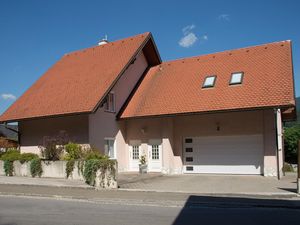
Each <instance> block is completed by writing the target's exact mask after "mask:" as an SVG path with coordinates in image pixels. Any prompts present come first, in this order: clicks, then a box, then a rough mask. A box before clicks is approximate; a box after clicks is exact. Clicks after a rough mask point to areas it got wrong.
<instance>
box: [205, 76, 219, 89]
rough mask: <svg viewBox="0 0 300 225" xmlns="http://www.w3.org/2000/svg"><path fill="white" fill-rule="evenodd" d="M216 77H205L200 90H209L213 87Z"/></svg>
mask: <svg viewBox="0 0 300 225" xmlns="http://www.w3.org/2000/svg"><path fill="white" fill-rule="evenodd" d="M216 77H217V76H207V77H206V78H205V80H204V83H203V85H202V88H209V87H214V86H215V82H216Z"/></svg>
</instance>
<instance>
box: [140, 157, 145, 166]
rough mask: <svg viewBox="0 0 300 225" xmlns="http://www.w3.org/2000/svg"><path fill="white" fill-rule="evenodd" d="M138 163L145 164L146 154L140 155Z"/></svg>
mask: <svg viewBox="0 0 300 225" xmlns="http://www.w3.org/2000/svg"><path fill="white" fill-rule="evenodd" d="M140 163H141V164H142V165H146V156H145V155H142V156H141V158H140Z"/></svg>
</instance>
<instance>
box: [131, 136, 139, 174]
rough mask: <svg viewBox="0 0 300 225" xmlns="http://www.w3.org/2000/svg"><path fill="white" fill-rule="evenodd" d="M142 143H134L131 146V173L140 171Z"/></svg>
mask: <svg viewBox="0 0 300 225" xmlns="http://www.w3.org/2000/svg"><path fill="white" fill-rule="evenodd" d="M140 157H141V143H140V142H138V141H132V142H131V143H130V145H129V171H139V163H140Z"/></svg>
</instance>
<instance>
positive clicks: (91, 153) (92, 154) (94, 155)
mask: <svg viewBox="0 0 300 225" xmlns="http://www.w3.org/2000/svg"><path fill="white" fill-rule="evenodd" d="M84 159H85V160H90V159H109V157H108V156H107V155H103V154H101V153H100V152H99V151H98V150H96V149H91V150H88V151H87V152H86V154H85V156H84Z"/></svg>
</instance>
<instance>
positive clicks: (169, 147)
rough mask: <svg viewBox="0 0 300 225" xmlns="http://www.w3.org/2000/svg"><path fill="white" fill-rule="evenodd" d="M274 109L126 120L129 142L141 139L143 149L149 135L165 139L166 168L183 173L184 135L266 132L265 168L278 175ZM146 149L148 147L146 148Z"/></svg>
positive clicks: (167, 170)
mask: <svg viewBox="0 0 300 225" xmlns="http://www.w3.org/2000/svg"><path fill="white" fill-rule="evenodd" d="M274 132H275V131H274V115H273V110H267V111H263V110H260V111H244V112H231V113H218V114H206V115H189V116H176V117H161V118H147V119H134V120H127V121H126V146H127V151H128V143H129V141H130V140H141V141H142V149H146V148H147V143H148V141H149V139H158V138H160V139H162V142H163V171H164V172H166V173H182V166H183V161H182V156H183V154H182V153H183V138H184V137H188V136H190V137H195V136H203V137H204V136H228V135H256V134H263V135H264V152H265V156H264V164H265V166H264V172H265V173H266V174H269V172H268V171H269V170H272V171H273V172H272V173H271V174H269V175H272V176H274V175H276V174H275V172H276V141H275V136H274V135H275V133H274ZM145 152H146V150H145Z"/></svg>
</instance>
